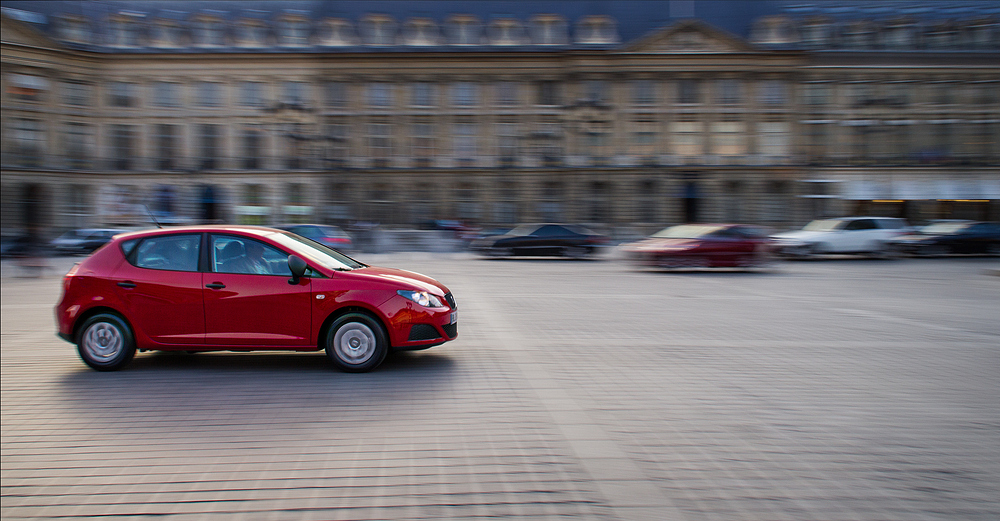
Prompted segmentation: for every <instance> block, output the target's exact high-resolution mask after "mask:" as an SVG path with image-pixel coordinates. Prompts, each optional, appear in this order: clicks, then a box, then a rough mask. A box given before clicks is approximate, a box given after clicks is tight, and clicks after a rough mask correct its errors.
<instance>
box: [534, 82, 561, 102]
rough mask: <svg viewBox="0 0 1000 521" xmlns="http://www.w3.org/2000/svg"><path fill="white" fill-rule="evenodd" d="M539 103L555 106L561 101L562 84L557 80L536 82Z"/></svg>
mask: <svg viewBox="0 0 1000 521" xmlns="http://www.w3.org/2000/svg"><path fill="white" fill-rule="evenodd" d="M535 87H536V90H537V93H538V96H537V103H538V104H539V105H546V106H555V105H559V104H560V103H561V98H562V97H561V96H560V84H559V83H558V82H555V81H540V82H538V83H536V84H535Z"/></svg>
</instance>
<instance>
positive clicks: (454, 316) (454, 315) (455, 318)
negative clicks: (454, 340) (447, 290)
mask: <svg viewBox="0 0 1000 521" xmlns="http://www.w3.org/2000/svg"><path fill="white" fill-rule="evenodd" d="M455 322H458V311H452V312H451V322H448V324H454V323H455Z"/></svg>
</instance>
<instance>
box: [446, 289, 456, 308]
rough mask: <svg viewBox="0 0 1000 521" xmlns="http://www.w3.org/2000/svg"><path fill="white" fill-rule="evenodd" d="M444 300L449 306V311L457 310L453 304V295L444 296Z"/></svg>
mask: <svg viewBox="0 0 1000 521" xmlns="http://www.w3.org/2000/svg"><path fill="white" fill-rule="evenodd" d="M444 299H445V300H446V301H447V302H448V305H449V306H451V309H458V304H456V303H455V296H454V295H452V294H451V293H448V294H446V295H445V296H444Z"/></svg>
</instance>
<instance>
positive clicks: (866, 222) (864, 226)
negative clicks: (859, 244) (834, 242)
mask: <svg viewBox="0 0 1000 521" xmlns="http://www.w3.org/2000/svg"><path fill="white" fill-rule="evenodd" d="M875 228H877V226H876V225H875V223H874V222H872V220H871V219H859V220H857V221H852V222H850V223H848V225H847V226H846V227H844V229H845V230H848V231H853V230H872V229H875Z"/></svg>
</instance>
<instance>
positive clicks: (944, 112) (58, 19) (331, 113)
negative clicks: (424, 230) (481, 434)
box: [0, 1, 1000, 235]
mask: <svg viewBox="0 0 1000 521" xmlns="http://www.w3.org/2000/svg"><path fill="white" fill-rule="evenodd" d="M342 4H343V3H338V2H304V3H302V2H297V3H295V4H294V5H295V6H296V7H302V6H305V7H306V8H307V9H301V10H291V9H287V8H286V7H287V5H288V4H283V3H282V2H273V3H268V2H264V3H260V4H254V5H255V7H261V6H265V7H269V8H271V9H269V10H250V9H245V8H244V6H243V5H242V4H241V3H239V2H224V1H223V2H214V3H213V4H212V5H213V6H215V7H219V6H222V7H225V8H226V10H193V11H189V12H179V11H171V10H164V9H162V3H158V2H149V3H144V2H141V1H140V2H121V3H116V2H101V3H97V2H93V3H91V2H6V3H5V4H4V6H5V7H4V11H3V14H2V20H0V21H2V27H3V41H2V48H0V49H2V65H3V73H2V92H3V98H2V107H3V111H2V116H0V118H2V128H3V143H2V152H3V155H2V168H3V176H2V178H3V179H2V184H3V186H2V198H3V200H2V203H3V204H2V212H3V232H4V234H5V235H7V234H13V233H20V232H22V231H23V230H26V229H39V230H43V231H45V232H46V233H55V232H56V231H58V230H61V229H67V228H77V227H84V226H98V225H139V224H145V223H146V222H148V217H147V216H146V208H149V210H150V211H151V212H152V213H153V214H154V215H155V216H157V217H158V218H159V219H160V220H162V221H166V222H174V223H180V222H211V221H217V222H232V223H248V224H276V223H281V222H326V223H335V224H348V223H355V222H369V223H380V224H382V225H385V226H401V227H412V226H419V225H421V224H422V223H425V222H427V221H429V220H434V219H456V220H461V221H466V222H469V223H475V224H477V225H480V226H484V227H506V226H511V225H514V224H516V223H519V222H526V221H566V222H581V223H588V224H591V225H593V226H595V227H600V228H603V229H610V230H618V229H622V230H631V231H636V232H646V231H650V230H653V229H658V228H660V227H662V226H664V225H667V224H672V223H679V222H690V221H734V222H754V223H760V224H766V225H770V226H774V227H777V228H783V227H788V226H792V225H797V224H801V223H802V222H803V221H806V220H809V219H811V218H814V217H821V216H831V215H839V214H877V215H894V216H903V217H907V218H909V219H910V220H911V221H914V222H921V221H925V220H929V219H935V218H949V217H951V218H954V217H961V218H976V219H998V218H1000V171H998V164H1000V143H998V136H1000V132H998V128H1000V100H998V98H1000V94H998V93H1000V60H998V58H1000V31H998V18H997V17H998V15H1000V11H998V10H997V9H996V8H995V5H996V4H995V3H989V2H983V3H980V4H970V7H968V10H967V11H966V12H963V13H954V12H947V11H946V9H944V8H943V7H942V9H940V10H934V9H930V10H928V9H924V10H922V11H918V10H913V11H912V12H909V11H906V10H905V9H904V7H905V5H904V4H900V5H899V6H897V7H898V9H897V10H894V11H892V12H890V13H886V12H885V10H882V11H878V12H876V11H874V10H869V11H866V10H865V9H863V8H861V7H859V8H858V10H857V11H856V12H853V13H852V16H849V17H846V18H845V17H844V16H843V15H842V14H838V13H839V12H840V11H836V10H835V9H832V8H831V7H830V5H828V4H829V3H824V2H813V3H812V7H811V8H806V7H803V6H802V4H801V3H795V4H792V3H789V4H788V6H784V5H783V3H781V2H760V3H754V2H738V3H735V4H740V5H739V6H735V7H733V9H737V8H738V9H741V10H743V11H744V12H745V14H747V16H746V17H745V19H740V20H735V21H734V20H733V17H732V16H730V17H728V18H727V17H722V18H720V17H719V16H718V12H717V11H719V10H720V9H725V8H726V7H727V6H730V5H731V4H733V5H735V4H734V3H733V2H636V3H635V4H636V6H635V9H633V10H631V11H630V10H629V9H626V7H628V6H626V5H625V4H628V2H608V3H601V2H596V3H595V2H587V3H585V5H586V6H587V8H586V10H584V9H583V8H582V7H581V6H583V5H584V4H580V5H577V4H573V3H566V2H551V3H546V2H528V3H526V4H525V9H527V10H529V11H530V12H528V11H526V12H524V13H520V14H504V13H499V14H498V13H492V12H479V11H482V10H483V9H488V8H489V7H490V5H491V4H490V2H483V3H480V4H478V5H473V6H470V9H475V10H477V12H471V13H470V12H462V11H460V10H455V11H452V10H448V9H445V10H443V11H441V12H435V11H434V9H432V8H437V9H439V10H440V9H442V7H441V6H442V5H444V7H448V6H450V5H452V4H446V3H444V4H442V3H430V4H427V5H426V6H425V7H426V8H425V9H422V10H419V9H413V6H414V3H410V2H399V3H398V4H396V5H398V6H399V8H400V9H399V12H389V13H366V12H364V11H363V7H364V6H363V4H361V5H360V6H355V7H354V9H362V10H361V11H356V12H354V11H350V10H348V9H341V10H335V9H333V8H332V7H331V6H334V7H336V6H338V5H342ZM923 4H927V2H923ZM942 4H945V5H946V4H947V3H942ZM192 5H193V4H192ZM387 5H392V4H391V3H390V4H387ZM831 5H832V4H831ZM179 7H180V8H183V7H185V4H179ZM991 9H992V10H991ZM657 10H659V11H657ZM409 11H414V12H412V13H411V12H409ZM417 11H419V12H417ZM656 12H658V13H660V14H661V15H662V16H660V17H659V18H657V17H655V16H654V17H652V18H650V16H648V15H649V14H650V13H656ZM345 13H346V14H345ZM702 13H705V14H704V15H703V14H702ZM640 22H641V23H640ZM642 24H645V25H642Z"/></svg>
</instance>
